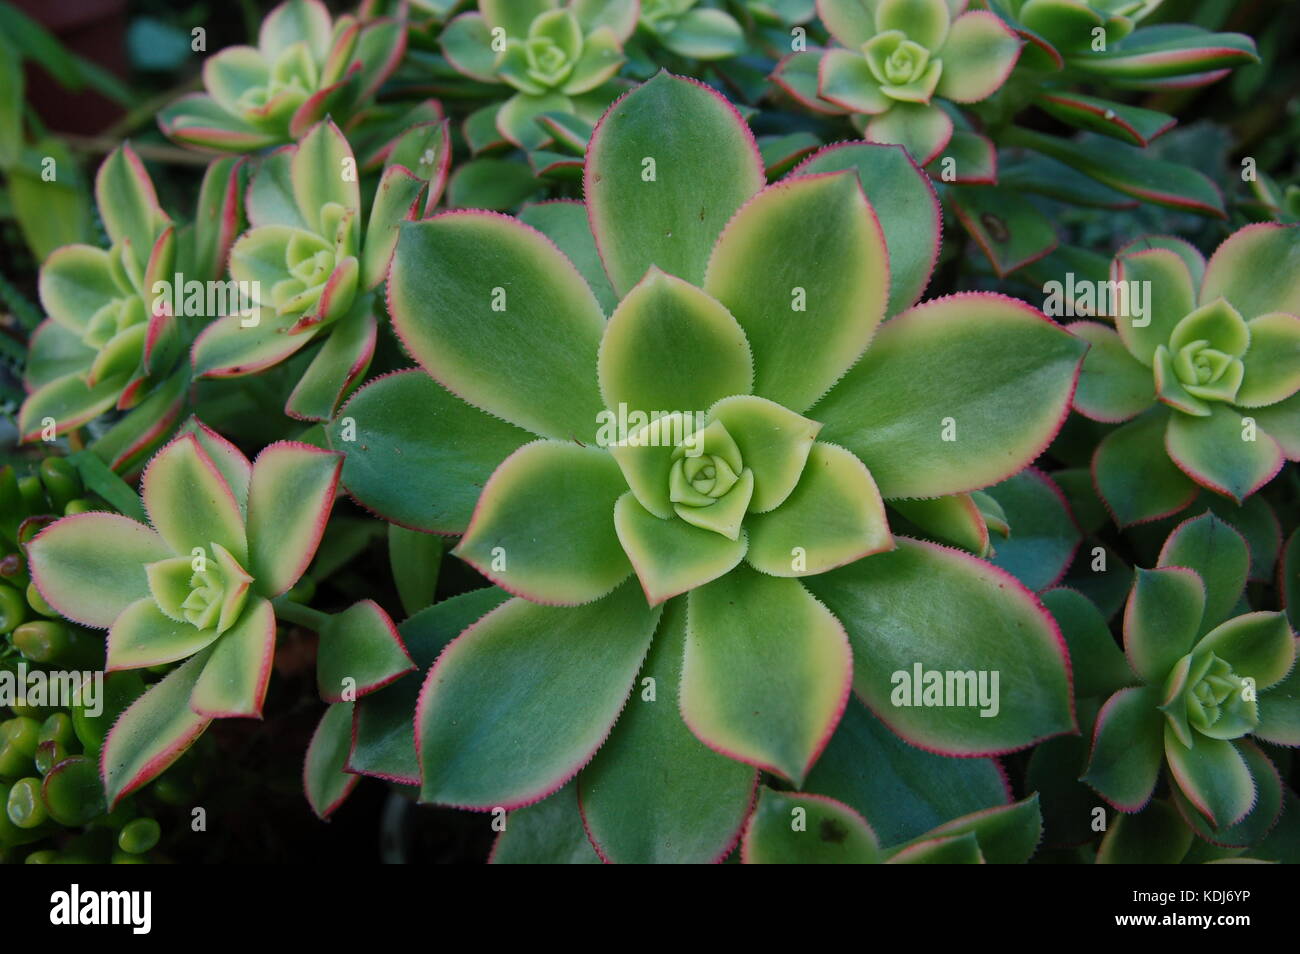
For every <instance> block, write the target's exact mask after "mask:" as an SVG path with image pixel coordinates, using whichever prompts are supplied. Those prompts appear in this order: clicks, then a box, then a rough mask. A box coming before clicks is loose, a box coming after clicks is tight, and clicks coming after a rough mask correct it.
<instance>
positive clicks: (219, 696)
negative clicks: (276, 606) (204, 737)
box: [190, 596, 275, 719]
mask: <svg viewBox="0 0 1300 954" xmlns="http://www.w3.org/2000/svg"><path fill="white" fill-rule="evenodd" d="M274 655H275V612H274V611H273V610H272V609H271V604H270V602H269V601H267V600H264V599H262V598H260V597H257V596H254V597H253V598H252V599H250V600H249V602H248V606H247V608H245V610H244V615H243V616H241V617H240V618H239V622H237V623H236V624H235V625H234V626H233V627H231V628H230V629H229V630H228V631H226V632H225V633H223V634H222V636H221V638H220V639H219V640H217V642H216V644H215V645H213V647H212V650H211V652H210V653H209V655H208V657H207V662H206V663H205V664H204V666H203V672H202V673H201V674H200V675H199V678H198V680H197V681H196V682H195V683H194V692H193V694H192V695H191V696H190V708H191V709H193V710H194V711H195V712H197V713H199V714H200V715H204V716H207V717H208V718H210V719H225V718H230V717H232V716H248V717H252V718H257V719H260V718H261V717H262V700H263V699H265V698H266V687H267V685H268V684H269V683H270V680H271V659H272V657H273V656H274Z"/></svg>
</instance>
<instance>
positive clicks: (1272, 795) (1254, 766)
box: [1172, 739, 1283, 857]
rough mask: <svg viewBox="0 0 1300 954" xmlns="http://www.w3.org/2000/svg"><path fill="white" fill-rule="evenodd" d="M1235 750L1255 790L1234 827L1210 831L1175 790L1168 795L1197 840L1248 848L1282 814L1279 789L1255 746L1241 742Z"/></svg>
mask: <svg viewBox="0 0 1300 954" xmlns="http://www.w3.org/2000/svg"><path fill="white" fill-rule="evenodd" d="M1237 751H1238V752H1239V753H1241V756H1242V757H1243V758H1244V759H1245V760H1246V765H1247V767H1248V768H1249V769H1250V774H1251V777H1252V778H1253V779H1254V780H1255V785H1256V786H1257V788H1258V793H1257V795H1256V797H1255V804H1254V805H1253V806H1252V807H1251V809H1250V812H1249V813H1248V814H1247V815H1246V817H1245V818H1243V819H1242V820H1241V821H1239V822H1237V824H1235V825H1230V826H1227V827H1223V828H1212V827H1211V826H1210V825H1209V824H1207V823H1206V821H1205V819H1204V818H1203V817H1202V816H1201V814H1200V813H1199V812H1197V811H1196V809H1195V808H1194V807H1192V805H1191V803H1189V802H1188V800H1187V798H1186V797H1185V796H1184V795H1183V793H1182V792H1180V791H1179V790H1178V789H1176V788H1175V789H1174V790H1173V791H1172V795H1173V801H1174V804H1175V805H1177V806H1178V811H1179V813H1180V814H1181V815H1182V817H1183V822H1184V824H1188V825H1190V826H1191V827H1192V829H1193V830H1194V831H1195V832H1196V834H1198V835H1199V836H1200V837H1201V838H1203V839H1205V840H1206V841H1208V842H1210V843H1212V844H1214V845H1216V846H1222V847H1235V848H1248V847H1251V846H1256V845H1258V844H1259V843H1260V842H1261V841H1262V840H1263V839H1264V837H1265V836H1266V835H1268V833H1269V832H1270V831H1271V830H1272V829H1273V826H1274V825H1275V824H1277V821H1278V816H1279V815H1280V814H1281V813H1282V802H1283V787H1282V779H1281V778H1280V777H1279V776H1278V771H1277V768H1276V767H1275V766H1274V765H1273V763H1272V762H1271V761H1269V758H1268V756H1267V755H1265V754H1264V753H1263V752H1261V751H1260V749H1259V747H1258V746H1256V745H1255V744H1253V743H1252V742H1250V741H1248V740H1245V739H1243V740H1241V741H1240V742H1239V743H1238V744H1237ZM1250 854H1251V855H1252V856H1253V857H1258V856H1259V852H1258V851H1256V850H1252V851H1251V852H1250Z"/></svg>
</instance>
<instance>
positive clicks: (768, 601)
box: [681, 568, 853, 785]
mask: <svg viewBox="0 0 1300 954" xmlns="http://www.w3.org/2000/svg"><path fill="white" fill-rule="evenodd" d="M688 601H689V602H688V607H689V611H688V614H687V637H686V653H685V658H684V660H683V662H682V688H681V693H682V697H681V706H682V717H683V718H684V719H685V720H686V724H687V725H689V726H690V728H691V731H692V732H694V733H695V735H696V736H697V737H698V738H699V739H700V740H701V741H703V742H704V743H705V744H706V745H708V746H709V747H710V748H712V749H714V750H716V751H718V752H721V753H722V754H724V755H728V756H730V757H732V758H735V759H739V760H740V761H743V762H748V763H749V764H751V765H757V766H758V767H760V768H763V769H765V770H767V771H771V772H777V773H779V774H781V775H782V776H784V777H786V778H788V779H790V780H792V781H793V782H794V783H795V784H796V785H799V784H801V783H802V782H803V779H804V777H805V776H806V775H807V774H808V770H809V769H810V768H811V767H812V764H813V762H815V761H816V759H817V756H818V755H820V754H821V750H822V749H823V748H824V747H825V745H826V743H827V741H829V739H830V736H831V733H832V732H833V731H834V730H835V725H836V723H838V722H839V718H840V714H841V713H842V712H843V711H844V704H845V701H846V700H847V699H848V694H849V685H850V679H851V675H852V663H853V660H852V653H851V652H850V650H849V643H848V640H847V639H846V638H845V635H844V628H843V627H842V626H841V625H840V624H839V622H838V621H837V620H836V619H835V617H834V616H832V615H831V613H830V612H829V611H828V610H827V609H826V607H824V606H822V605H821V604H820V603H819V602H817V600H816V599H814V598H813V597H812V596H811V595H809V593H808V591H807V590H805V589H804V588H803V586H802V585H801V584H800V583H799V582H798V581H797V580H779V579H773V578H771V577H767V576H763V575H762V574H759V573H756V572H754V571H753V570H749V569H746V568H739V569H736V570H734V571H732V572H731V573H728V574H727V575H726V576H724V577H722V579H720V580H715V581H714V582H712V583H709V584H708V585H706V586H702V587H699V588H697V589H695V590H692V591H691V593H690V595H689V596H688Z"/></svg>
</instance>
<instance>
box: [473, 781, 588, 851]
mask: <svg viewBox="0 0 1300 954" xmlns="http://www.w3.org/2000/svg"><path fill="white" fill-rule="evenodd" d="M576 789H577V786H575V785H567V786H565V787H564V788H562V789H560V790H559V791H558V792H556V793H555V794H554V795H552V796H550V797H549V798H547V799H545V800H543V801H540V802H538V803H536V804H535V805H528V806H526V807H524V808H518V809H515V810H514V811H512V812H511V813H510V814H509V815H507V816H506V829H505V831H503V832H502V833H501V834H500V835H498V836H497V840H496V844H495V845H493V847H492V854H491V856H490V857H489V859H488V860H489V862H491V863H492V864H495V865H556V864H572V865H598V864H600V863H601V860H600V856H599V855H598V854H596V850H595V849H594V848H592V847H591V841H590V840H589V839H588V838H587V833H586V832H585V831H584V830H583V827H582V815H581V814H580V813H579V810H578V796H577V791H576Z"/></svg>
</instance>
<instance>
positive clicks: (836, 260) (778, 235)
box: [704, 172, 889, 411]
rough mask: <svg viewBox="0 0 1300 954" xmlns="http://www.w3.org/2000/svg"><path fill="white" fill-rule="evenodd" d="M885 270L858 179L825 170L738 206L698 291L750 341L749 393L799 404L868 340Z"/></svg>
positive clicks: (826, 384) (880, 241) (881, 304)
mask: <svg viewBox="0 0 1300 954" xmlns="http://www.w3.org/2000/svg"><path fill="white" fill-rule="evenodd" d="M888 274H889V258H888V253H887V251H886V246H885V239H884V235H883V233H882V232H881V230H880V227H879V225H878V224H877V222H876V221H875V218H874V215H873V213H872V210H871V207H870V206H869V205H868V204H867V200H866V197H865V196H864V195H863V192H862V189H861V188H860V186H859V184H858V180H857V176H855V175H851V174H848V173H846V172H842V173H828V174H825V175H816V176H813V175H802V176H799V177H798V178H793V179H787V180H785V181H783V182H780V183H778V184H776V185H774V186H770V187H768V188H767V189H764V190H763V191H762V192H760V193H759V194H758V195H756V196H755V197H754V198H753V199H752V200H751V201H749V202H748V203H746V205H745V206H744V207H742V208H741V210H740V211H739V212H737V213H736V215H735V217H734V218H733V219H732V220H731V221H730V222H729V223H727V226H726V228H725V229H723V231H722V234H721V236H720V237H719V238H718V242H717V245H716V246H715V247H714V249H713V253H712V256H711V257H710V259H709V266H708V273H707V276H706V278H705V283H704V288H705V290H706V291H708V292H709V293H710V294H712V295H714V296H716V297H717V299H718V300H719V301H720V302H722V303H723V304H724V305H726V306H727V308H729V309H730V310H731V313H732V314H733V315H735V316H736V321H737V322H739V323H740V326H741V327H742V328H743V329H744V331H745V334H746V336H747V337H748V338H749V343H750V347H751V348H752V349H753V354H754V393H755V394H757V395H758V396H759V397H765V398H769V399H770V400H773V401H775V402H777V403H778V404H782V405H784V406H786V407H788V408H789V409H790V410H792V411H803V410H805V409H806V408H808V407H809V406H810V405H812V404H813V403H814V402H815V401H816V400H817V399H818V398H819V397H820V396H821V395H822V394H824V393H825V392H826V390H827V389H828V388H830V387H831V386H832V385H833V384H834V383H835V382H836V381H837V380H839V378H840V377H841V376H842V375H843V374H844V372H845V371H847V370H848V368H849V366H850V365H852V364H853V362H854V361H856V360H857V358H858V356H859V355H860V354H861V353H862V351H863V349H865V348H866V346H867V342H869V341H870V340H871V336H872V334H873V333H874V332H875V330H876V326H877V325H878V324H879V322H880V320H881V319H882V318H884V316H885V304H886V295H887V292H888V288H889V281H888V277H887V276H888ZM719 396H720V397H721V396H723V395H719Z"/></svg>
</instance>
